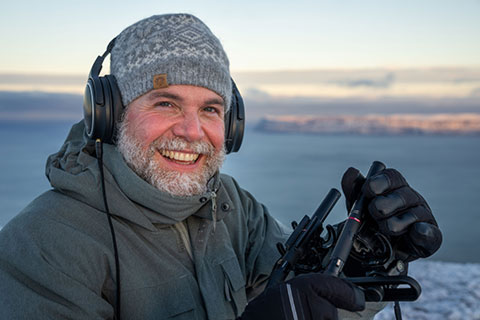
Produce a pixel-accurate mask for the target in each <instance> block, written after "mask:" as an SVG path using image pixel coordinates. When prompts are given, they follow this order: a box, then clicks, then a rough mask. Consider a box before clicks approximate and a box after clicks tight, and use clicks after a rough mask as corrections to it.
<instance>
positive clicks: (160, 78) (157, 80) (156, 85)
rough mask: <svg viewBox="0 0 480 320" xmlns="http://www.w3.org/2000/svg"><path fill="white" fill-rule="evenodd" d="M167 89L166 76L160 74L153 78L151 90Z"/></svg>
mask: <svg viewBox="0 0 480 320" xmlns="http://www.w3.org/2000/svg"><path fill="white" fill-rule="evenodd" d="M167 87H168V81H167V74H166V73H161V74H156V75H154V76H153V89H163V88H167Z"/></svg>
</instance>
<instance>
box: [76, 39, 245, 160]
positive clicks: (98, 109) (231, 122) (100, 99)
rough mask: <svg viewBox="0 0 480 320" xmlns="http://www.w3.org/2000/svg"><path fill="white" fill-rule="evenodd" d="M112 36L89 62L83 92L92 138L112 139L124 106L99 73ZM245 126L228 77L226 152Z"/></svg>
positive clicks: (111, 81)
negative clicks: (228, 103) (229, 89)
mask: <svg viewBox="0 0 480 320" xmlns="http://www.w3.org/2000/svg"><path fill="white" fill-rule="evenodd" d="M114 45H115V38H114V39H113V40H112V41H110V43H109V44H108V46H107V49H106V51H105V53H104V54H103V55H101V56H98V57H97V59H96V60H95V62H94V63H93V66H92V68H91V69H90V73H89V74H88V82H87V85H86V87H85V94H84V96H83V120H84V122H85V132H86V134H87V136H88V138H90V139H92V140H96V139H100V140H101V141H102V142H104V143H110V144H114V143H115V135H116V132H117V124H118V123H119V121H120V120H121V117H122V114H123V111H124V109H125V108H124V106H123V104H122V97H121V94H120V90H119V89H118V85H117V81H116V79H115V77H114V76H113V75H105V76H103V77H100V71H101V70H102V64H103V61H104V60H105V57H106V56H107V55H108V54H109V53H110V52H111V51H112V48H113V46H114ZM244 130H245V106H244V104H243V99H242V96H241V95H240V92H239V91H238V89H237V86H236V85H235V82H234V81H233V79H232V102H231V104H230V110H229V111H228V112H227V113H226V114H225V149H226V151H227V153H230V152H237V151H238V150H239V149H240V146H241V145H242V140H243V132H244Z"/></svg>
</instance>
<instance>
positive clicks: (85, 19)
mask: <svg viewBox="0 0 480 320" xmlns="http://www.w3.org/2000/svg"><path fill="white" fill-rule="evenodd" d="M169 12H187V13H192V14H195V15H197V16H198V17H199V18H201V19H202V20H203V21H204V22H205V23H206V24H207V25H208V26H209V27H210V28H211V30H212V31H213V32H214V33H215V34H216V35H217V37H218V38H219V39H220V40H221V42H222V43H223V45H224V47H225V50H226V52H227V54H228V56H229V58H230V63H231V70H232V74H233V75H234V76H236V75H238V77H239V78H241V79H243V81H244V82H242V81H241V85H240V86H241V87H243V89H244V90H245V89H251V88H253V87H252V86H249V85H247V84H246V83H250V82H255V81H256V82H258V78H259V76H260V78H261V77H262V76H263V77H264V79H267V78H266V77H267V75H270V78H268V80H267V81H264V82H263V83H260V84H257V85H256V86H255V87H254V89H256V90H260V91H262V92H266V93H268V94H274V95H277V94H290V95H295V94H297V95H312V94H313V95H315V94H317V95H318V94H321V92H322V90H323V91H328V92H329V94H330V95H333V96H344V95H347V96H348V95H356V94H358V93H357V91H359V90H358V89H359V88H360V89H362V86H361V85H360V86H356V87H355V86H351V85H345V83H351V81H354V82H355V81H357V83H359V84H361V83H364V84H368V83H372V81H373V82H375V81H377V80H378V79H380V80H382V79H384V80H387V81H389V79H390V80H393V82H395V83H397V82H398V80H399V79H401V78H402V77H403V78H405V77H404V75H405V74H406V73H408V72H410V75H412V74H413V75H415V74H418V72H419V70H420V71H421V70H427V71H428V72H430V71H431V70H437V71H438V70H440V73H439V74H435V72H433V73H432V72H430V73H431V77H430V78H429V79H428V81H427V82H425V81H424V83H423V84H422V85H420V86H419V84H418V81H417V83H416V84H412V82H411V81H410V82H408V83H409V84H407V85H405V83H403V84H401V83H400V82H398V83H400V84H399V85H397V86H396V87H395V88H393V86H392V85H387V86H384V87H383V88H384V89H382V86H375V85H373V86H372V85H370V86H368V85H367V87H368V90H366V91H365V90H362V92H363V94H367V95H368V92H370V94H371V95H378V94H397V95H398V94H400V95H404V94H406V95H417V94H418V92H420V93H421V94H426V95H431V94H432V92H433V94H434V95H435V94H438V92H440V93H442V94H447V95H450V96H452V95H453V96H458V95H463V96H464V95H471V94H472V93H473V94H476V92H478V91H479V88H480V41H479V35H480V19H479V17H480V0H464V1H458V0H457V1H450V0H435V1H432V0H423V1H411V0H406V1H385V0H375V1H373V0H365V1H353V0H352V1H349V0H345V1H333V0H332V1H318V0H313V1H307V0H297V1H282V0H275V1H270V0H267V1H258V0H257V1H254V0H242V1H235V2H233V1H211V0H204V1H187V0H176V1H149V0H137V1H110V0H106V1H93V0H82V1H77V0H72V1H60V0H45V1H9V2H5V3H3V4H2V10H1V12H0V41H1V43H2V50H0V90H20V89H26V90H30V89H33V90H45V91H55V90H57V91H73V92H77V91H79V90H80V89H79V88H83V86H84V80H81V79H84V78H86V75H87V74H88V71H89V69H90V67H91V64H92V63H93V61H94V59H95V57H96V56H97V55H99V54H101V53H103V51H104V50H105V47H106V45H107V43H108V42H109V41H110V40H111V39H112V38H113V37H115V36H116V35H117V34H118V33H120V32H121V30H123V29H124V28H125V27H127V26H128V25H130V24H132V23H134V22H136V21H138V20H140V19H142V18H144V17H148V16H150V15H153V14H161V13H169ZM107 68H108V66H107V67H105V69H107ZM107 70H108V69H107ZM445 70H447V73H450V77H453V78H455V79H464V78H465V72H467V73H468V74H469V75H470V78H469V81H468V83H467V82H465V81H464V82H462V84H459V82H458V81H457V82H456V83H454V84H452V82H451V81H450V82H448V81H447V82H444V83H441V84H439V82H438V80H437V79H438V78H439V77H440V79H444V74H445V72H446V71H445ZM283 71H288V72H290V74H289V76H288V77H286V76H283V79H284V83H283V84H278V83H276V84H273V85H272V81H273V82H278V79H279V78H282V73H281V72H283ZM326 71H329V72H330V75H329V76H325V75H324V74H326V73H327V74H328V72H326ZM398 71H400V73H402V75H403V76H401V77H400V78H399V77H398ZM279 72H280V73H279ZM291 72H296V76H293V77H292V74H291ZM311 72H317V74H320V75H321V78H322V79H323V80H320V82H321V83H323V84H325V83H328V84H329V86H325V85H319V81H313V84H312V83H310V84H305V83H304V81H303V82H302V81H300V82H299V81H296V82H295V81H294V80H292V79H294V78H297V79H298V78H302V77H303V76H304V75H305V73H311ZM342 72H343V74H344V75H345V77H344V78H343V79H340V82H339V81H337V80H338V79H337V78H338V77H336V76H335V75H332V73H333V74H337V73H340V74H342ZM349 72H350V73H349ZM372 72H373V73H375V74H376V75H375V76H374V78H373V79H372V78H369V77H367V78H365V74H366V75H367V76H368V75H371V74H372ZM428 72H427V73H428ZM472 74H473V76H472ZM392 75H393V78H392ZM12 77H13V80H12ZM15 77H16V78H15ZM42 77H43V78H42ZM45 77H47V78H48V79H50V80H48V79H47V80H45V81H46V82H45V83H43V82H44V81H40V80H39V79H40V78H41V79H44V78H45ZM52 77H53V78H55V77H56V78H55V79H57V80H54V81H53V82H50V83H49V81H51V79H52ZM329 77H330V78H329ZM332 77H333V78H334V79H333V80H332V79H331V78H332ZM472 77H473V78H472ZM403 78H402V79H403ZM407 78H408V76H407ZM410 78H411V76H410ZM75 79H76V80H75ZM335 79H337V80H335ZM365 80H366V81H365ZM12 81H13V82H12ZM322 81H323V82H322ZM332 81H333V82H335V81H336V82H335V83H334V84H333V86H332ZM391 82H392V81H391ZM393 82H392V83H393ZM29 83H30V84H29ZM32 83H33V84H32ZM338 83H341V84H343V85H338ZM422 86H423V88H422ZM322 88H323V89H322ZM319 92H320V93H319Z"/></svg>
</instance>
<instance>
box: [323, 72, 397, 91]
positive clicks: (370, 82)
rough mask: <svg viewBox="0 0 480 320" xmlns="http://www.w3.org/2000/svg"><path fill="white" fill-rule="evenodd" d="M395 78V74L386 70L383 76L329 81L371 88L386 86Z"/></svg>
mask: <svg viewBox="0 0 480 320" xmlns="http://www.w3.org/2000/svg"><path fill="white" fill-rule="evenodd" d="M394 80H395V75H394V73H393V72H387V73H386V74H385V76H383V77H381V78H358V79H348V80H339V81H332V82H331V83H334V84H337V85H340V86H345V87H351V88H355V87H373V88H388V87H390V86H391V85H392V83H393V82H394Z"/></svg>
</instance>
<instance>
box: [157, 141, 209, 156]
mask: <svg viewBox="0 0 480 320" xmlns="http://www.w3.org/2000/svg"><path fill="white" fill-rule="evenodd" d="M155 149H158V150H178V151H180V150H190V151H192V152H194V153H199V154H204V155H207V156H213V155H214V154H215V147H214V146H213V145H212V144H210V143H208V142H207V141H195V142H188V141H186V140H185V139H182V138H180V137H174V138H165V137H159V138H157V139H156V140H155V141H153V142H152V144H151V145H150V150H155Z"/></svg>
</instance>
